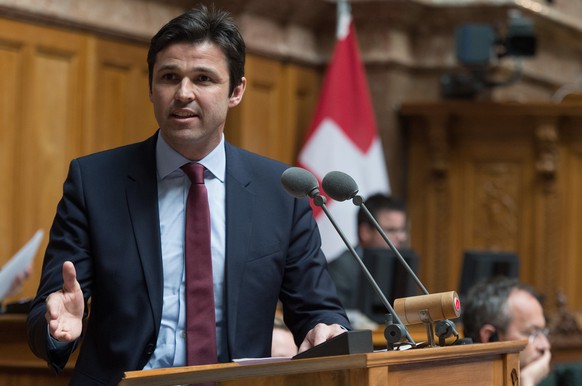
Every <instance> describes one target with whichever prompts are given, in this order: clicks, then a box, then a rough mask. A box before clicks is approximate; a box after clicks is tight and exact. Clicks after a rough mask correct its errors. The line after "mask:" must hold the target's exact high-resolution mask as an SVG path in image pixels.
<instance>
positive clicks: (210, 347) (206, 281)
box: [182, 163, 217, 384]
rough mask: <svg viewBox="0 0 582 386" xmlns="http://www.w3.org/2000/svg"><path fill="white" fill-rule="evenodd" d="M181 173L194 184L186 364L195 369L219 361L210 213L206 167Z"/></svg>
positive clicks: (188, 249)
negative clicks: (205, 182) (205, 179)
mask: <svg viewBox="0 0 582 386" xmlns="http://www.w3.org/2000/svg"><path fill="white" fill-rule="evenodd" d="M182 170H183V171H184V172H185V173H186V175H188V178H190V181H191V185H190V191H189V192H188V201H187V202H186V245H185V250H186V337H187V340H186V363H187V364H188V365H189V366H194V365H203V364H210V363H216V362H217V355H216V321H215V316H214V288H213V285H212V256H211V252H210V210H209V208H208V193H207V191H206V186H204V166H202V165H200V164H198V163H189V164H186V165H184V166H182ZM210 384H213V383H210Z"/></svg>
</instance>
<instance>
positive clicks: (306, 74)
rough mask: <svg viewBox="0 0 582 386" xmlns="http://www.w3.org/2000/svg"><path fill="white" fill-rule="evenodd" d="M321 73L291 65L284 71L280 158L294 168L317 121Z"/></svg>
mask: <svg viewBox="0 0 582 386" xmlns="http://www.w3.org/2000/svg"><path fill="white" fill-rule="evenodd" d="M320 82H321V74H320V73H319V71H318V70H317V69H314V68H309V67H302V66H299V65H295V64H288V65H286V66H285V68H284V84H283V98H282V100H281V109H282V116H281V118H282V122H281V136H282V138H281V139H282V140H281V143H280V145H279V156H278V159H280V160H281V161H283V162H286V163H288V164H290V165H293V164H295V163H296V161H297V155H298V154H299V151H300V150H301V146H302V145H303V142H304V140H305V136H306V134H307V130H308V129H309V125H310V124H311V120H312V119H313V114H314V112H315V108H316V105H317V100H318V97H319V92H320Z"/></svg>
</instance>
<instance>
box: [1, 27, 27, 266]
mask: <svg viewBox="0 0 582 386" xmlns="http://www.w3.org/2000/svg"><path fill="white" fill-rule="evenodd" d="M24 48H25V46H24V44H23V43H22V42H21V41H19V40H18V39H17V38H15V37H14V36H13V35H12V34H8V33H7V31H6V26H4V23H2V22H1V20H0V68H1V69H2V71H0V85H2V90H3V91H2V93H0V186H2V189H0V213H2V214H1V215H0V240H1V242H0V266H2V265H4V263H5V262H6V261H7V260H8V259H9V258H10V256H11V255H12V254H13V253H14V252H16V250H17V249H18V246H17V243H16V233H17V232H16V228H15V226H14V225H15V222H16V221H17V219H18V213H17V211H16V208H15V207H14V205H13V203H14V200H15V197H16V192H17V187H16V186H15V184H14V181H15V178H16V174H17V173H18V169H19V167H18V164H17V163H16V159H15V157H16V145H17V132H18V130H19V129H20V127H21V118H22V115H21V114H20V113H19V112H18V111H17V101H18V100H20V98H21V93H22V91H23V90H22V87H20V83H19V79H22V72H21V71H22V70H21V68H22V66H23V61H24Z"/></svg>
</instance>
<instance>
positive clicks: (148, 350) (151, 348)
mask: <svg viewBox="0 0 582 386" xmlns="http://www.w3.org/2000/svg"><path fill="white" fill-rule="evenodd" d="M154 349H155V345H154V344H153V343H150V344H148V345H147V346H146V351H145V352H146V355H152V354H153V353H154Z"/></svg>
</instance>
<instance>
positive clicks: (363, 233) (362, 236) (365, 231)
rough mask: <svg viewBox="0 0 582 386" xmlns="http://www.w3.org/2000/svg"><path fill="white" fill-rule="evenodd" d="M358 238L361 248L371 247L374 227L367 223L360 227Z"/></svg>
mask: <svg viewBox="0 0 582 386" xmlns="http://www.w3.org/2000/svg"><path fill="white" fill-rule="evenodd" d="M358 238H359V240H360V245H361V246H363V247H365V246H367V245H369V244H370V240H371V239H372V227H371V226H370V225H368V224H366V223H361V224H360V225H358Z"/></svg>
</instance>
